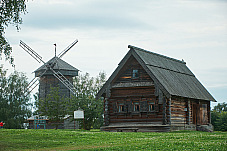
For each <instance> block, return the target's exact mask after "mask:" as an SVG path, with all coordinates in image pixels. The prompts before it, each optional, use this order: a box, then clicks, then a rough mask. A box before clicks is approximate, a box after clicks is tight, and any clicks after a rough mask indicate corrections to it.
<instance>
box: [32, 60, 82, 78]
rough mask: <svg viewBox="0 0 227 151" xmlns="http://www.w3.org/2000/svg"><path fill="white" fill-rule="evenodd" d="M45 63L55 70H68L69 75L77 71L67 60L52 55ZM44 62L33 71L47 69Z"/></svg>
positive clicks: (75, 73)
mask: <svg viewBox="0 0 227 151" xmlns="http://www.w3.org/2000/svg"><path fill="white" fill-rule="evenodd" d="M46 64H48V65H52V68H53V69H54V70H57V71H64V72H66V71H68V72H69V73H70V75H77V73H78V71H79V70H78V69H77V68H75V67H73V66H71V65H70V64H68V63H67V62H65V61H63V60H62V59H60V58H58V57H53V58H52V59H50V60H49V61H48V62H47V63H46ZM46 64H44V65H42V66H41V67H39V68H38V69H36V70H35V71H34V72H35V73H38V72H40V71H45V70H46V69H47V67H46ZM46 73H47V74H48V73H49V72H46ZM50 73H51V74H52V72H50ZM63 75H65V74H63ZM66 75H67V74H66Z"/></svg>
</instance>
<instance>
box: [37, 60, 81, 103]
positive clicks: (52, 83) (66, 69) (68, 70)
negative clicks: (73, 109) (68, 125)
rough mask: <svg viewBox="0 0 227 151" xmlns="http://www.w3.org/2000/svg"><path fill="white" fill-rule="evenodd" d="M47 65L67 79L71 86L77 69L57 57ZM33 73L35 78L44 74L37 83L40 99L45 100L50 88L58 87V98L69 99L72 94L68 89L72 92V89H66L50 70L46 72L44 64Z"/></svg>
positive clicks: (46, 68)
mask: <svg viewBox="0 0 227 151" xmlns="http://www.w3.org/2000/svg"><path fill="white" fill-rule="evenodd" d="M47 64H48V65H50V66H51V68H52V69H53V70H54V71H55V72H56V73H58V75H59V76H60V77H65V78H66V79H67V82H70V83H71V84H73V77H75V76H77V75H78V69H76V68H75V67H73V66H71V65H70V64H68V63H67V62H65V61H63V60H62V59H60V58H58V57H57V56H55V57H53V58H52V59H50V60H49V61H48V62H47ZM46 70H47V71H46ZM45 71H46V72H45ZM34 72H35V77H39V75H41V74H42V73H44V72H45V73H44V74H42V76H40V77H39V78H40V80H39V81H40V82H39V98H40V99H45V98H46V96H47V94H49V92H50V87H59V92H60V96H64V97H68V98H70V96H71V94H72V93H73V92H71V91H70V89H72V90H73V88H67V87H66V86H65V85H64V83H63V82H61V81H60V80H59V79H58V77H56V76H54V74H53V72H52V71H51V70H48V67H47V66H46V65H45V64H44V65H42V66H41V67H39V68H38V69H37V70H35V71H34ZM65 82H66V81H65ZM73 91H74V90H73Z"/></svg>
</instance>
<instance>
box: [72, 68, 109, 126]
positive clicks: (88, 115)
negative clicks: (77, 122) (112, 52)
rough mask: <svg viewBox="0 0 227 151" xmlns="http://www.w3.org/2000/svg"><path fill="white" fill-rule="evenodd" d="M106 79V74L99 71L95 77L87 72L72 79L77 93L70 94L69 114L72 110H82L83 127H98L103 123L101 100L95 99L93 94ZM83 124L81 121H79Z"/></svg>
mask: <svg viewBox="0 0 227 151" xmlns="http://www.w3.org/2000/svg"><path fill="white" fill-rule="evenodd" d="M105 81H106V74H105V73H104V72H100V73H99V75H98V76H97V77H96V78H93V77H90V76H89V74H88V73H86V74H85V75H79V76H78V77H76V78H75V79H74V86H75V88H76V90H77V94H76V95H75V96H72V98H71V100H70V105H69V107H70V108H69V111H70V113H69V114H71V115H72V114H73V111H75V110H78V109H82V110H84V116H85V119H84V123H85V129H87V130H89V129H91V128H100V127H101V126H102V124H103V101H102V100H101V99H98V100H96V98H95V95H96V94H97V93H98V91H99V90H100V88H101V87H102V85H103V84H104V83H105ZM81 125H83V122H81Z"/></svg>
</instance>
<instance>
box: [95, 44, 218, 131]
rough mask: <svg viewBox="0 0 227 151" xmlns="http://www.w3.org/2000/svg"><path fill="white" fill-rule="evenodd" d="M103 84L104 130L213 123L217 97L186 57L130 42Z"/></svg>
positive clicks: (165, 128) (161, 128)
mask: <svg viewBox="0 0 227 151" xmlns="http://www.w3.org/2000/svg"><path fill="white" fill-rule="evenodd" d="M128 47H129V48H130V50H129V52H128V53H127V54H126V55H125V57H124V58H123V59H122V60H121V62H120V63H119V65H118V67H117V68H116V70H115V71H114V72H113V74H112V75H111V76H110V78H109V79H108V80H107V82H106V83H105V84H104V85H103V87H102V88H101V90H100V91H99V92H98V94H97V98H100V97H102V98H103V100H104V126H103V127H102V128H101V130H104V131H141V132H144V131H173V130H184V129H187V130H196V129H197V128H198V127H199V126H201V125H204V126H208V127H209V126H211V116H210V102H211V101H214V102H216V101H215V99H214V98H213V97H212V96H211V94H210V93H209V92H208V91H207V90H206V88H205V87H204V86H203V85H202V84H201V83H200V82H199V81H198V79H197V78H196V77H195V75H194V74H193V73H192V72H191V71H190V70H189V69H188V67H187V66H186V63H185V62H184V61H180V60H176V59H173V58H170V57H166V56H163V55H160V54H156V53H153V52H150V51H146V50H143V49H141V48H138V47H134V46H130V45H129V46H128Z"/></svg>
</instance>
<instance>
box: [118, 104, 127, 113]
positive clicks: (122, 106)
mask: <svg viewBox="0 0 227 151" xmlns="http://www.w3.org/2000/svg"><path fill="white" fill-rule="evenodd" d="M117 106H118V113H124V112H125V110H126V109H125V104H124V103H121V102H120V103H118V104H117Z"/></svg>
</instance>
